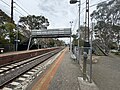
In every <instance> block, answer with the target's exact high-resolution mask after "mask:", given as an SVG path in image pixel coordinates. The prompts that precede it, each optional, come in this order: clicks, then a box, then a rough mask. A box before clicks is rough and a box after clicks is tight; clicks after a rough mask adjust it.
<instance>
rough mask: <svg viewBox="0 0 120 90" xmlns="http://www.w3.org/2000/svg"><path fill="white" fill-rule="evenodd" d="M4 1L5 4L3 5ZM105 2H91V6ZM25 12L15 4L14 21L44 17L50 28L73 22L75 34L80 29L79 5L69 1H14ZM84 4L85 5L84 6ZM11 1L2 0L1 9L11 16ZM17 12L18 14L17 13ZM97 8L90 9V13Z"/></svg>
mask: <svg viewBox="0 0 120 90" xmlns="http://www.w3.org/2000/svg"><path fill="white" fill-rule="evenodd" d="M2 1H4V2H5V3H6V4H8V5H6V4H5V3H3V2H2ZM102 1H105V0H90V6H91V5H93V4H96V3H99V2H102ZM14 2H16V3H17V4H18V5H19V6H20V7H22V9H24V11H23V10H22V9H21V8H20V7H18V6H17V4H15V3H14V20H15V21H16V23H17V21H18V20H19V17H21V16H27V15H28V14H31V15H43V16H45V17H46V18H48V20H49V22H50V26H49V27H48V28H66V27H70V21H73V32H75V31H76V29H77V27H78V4H72V5H71V4H70V3H69V0H14ZM84 2H85V0H81V3H82V5H81V24H83V22H84V14H85V13H84V11H85V9H84V8H85V3H84ZM83 3H84V4H83ZM10 4H11V0H0V9H2V10H3V11H4V12H6V13H7V14H8V15H9V16H10ZM15 9H16V10H17V12H16V11H15ZM95 9H96V6H94V7H91V8H90V13H91V12H92V11H93V10H95Z"/></svg>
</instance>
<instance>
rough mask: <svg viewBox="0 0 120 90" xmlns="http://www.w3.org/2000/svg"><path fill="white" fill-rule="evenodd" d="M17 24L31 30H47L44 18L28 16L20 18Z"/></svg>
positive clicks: (46, 22)
mask: <svg viewBox="0 0 120 90" xmlns="http://www.w3.org/2000/svg"><path fill="white" fill-rule="evenodd" d="M19 22H20V23H22V26H28V27H29V29H31V30H32V29H41V28H47V26H49V22H48V19H46V18H45V17H44V16H35V15H28V16H26V17H20V20H19Z"/></svg>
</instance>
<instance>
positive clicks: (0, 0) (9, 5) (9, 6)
mask: <svg viewBox="0 0 120 90" xmlns="http://www.w3.org/2000/svg"><path fill="white" fill-rule="evenodd" d="M0 1H1V2H3V3H4V4H6V5H7V6H9V7H10V5H9V4H7V3H6V2H5V1H3V0H0Z"/></svg>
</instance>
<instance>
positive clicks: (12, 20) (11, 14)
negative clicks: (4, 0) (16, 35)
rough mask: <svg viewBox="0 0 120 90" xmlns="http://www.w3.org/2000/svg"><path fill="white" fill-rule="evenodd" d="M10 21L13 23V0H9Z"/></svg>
mask: <svg viewBox="0 0 120 90" xmlns="http://www.w3.org/2000/svg"><path fill="white" fill-rule="evenodd" d="M11 23H13V0H11Z"/></svg>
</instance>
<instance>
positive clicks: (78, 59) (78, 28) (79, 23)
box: [77, 0, 81, 63]
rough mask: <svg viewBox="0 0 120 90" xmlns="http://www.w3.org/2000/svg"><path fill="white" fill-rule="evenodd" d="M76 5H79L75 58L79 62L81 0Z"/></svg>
mask: <svg viewBox="0 0 120 90" xmlns="http://www.w3.org/2000/svg"><path fill="white" fill-rule="evenodd" d="M78 6H79V23H78V36H79V37H78V49H77V50H78V52H77V59H78V63H80V62H79V60H80V56H79V55H80V53H79V52H80V50H79V49H80V9H81V1H80V0H79V4H78Z"/></svg>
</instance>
